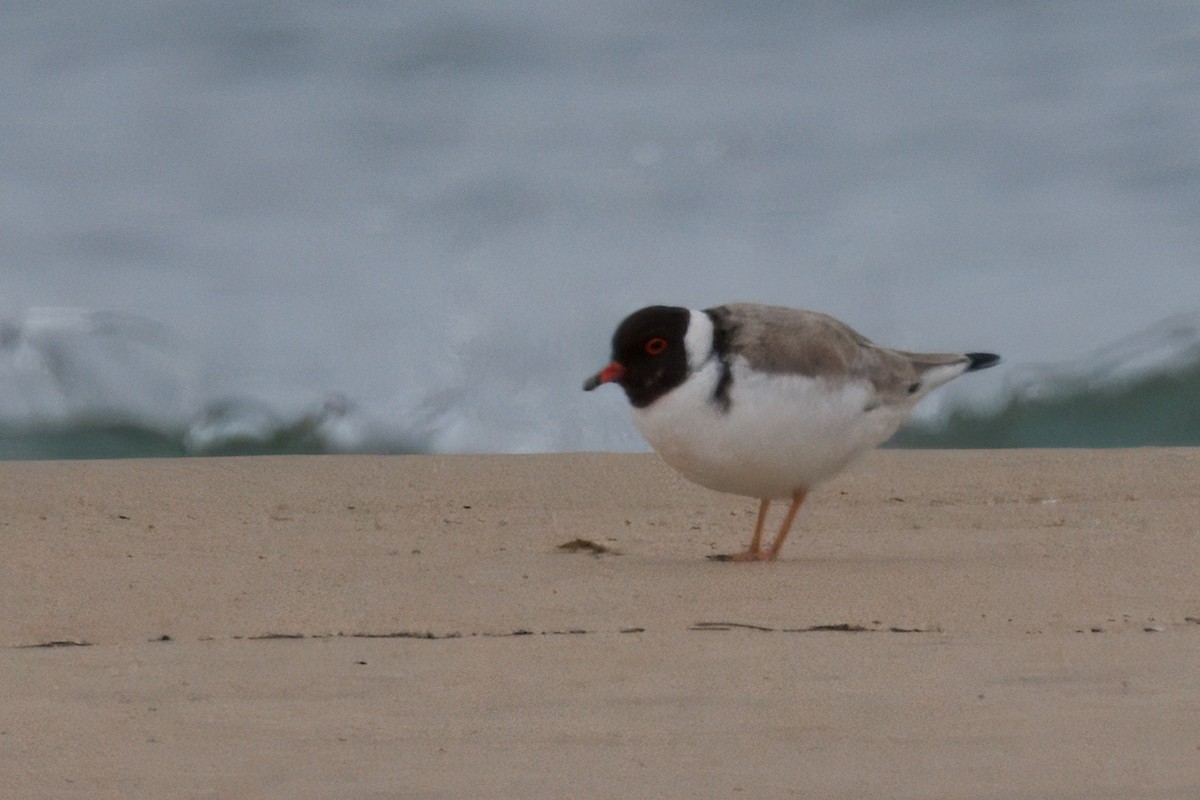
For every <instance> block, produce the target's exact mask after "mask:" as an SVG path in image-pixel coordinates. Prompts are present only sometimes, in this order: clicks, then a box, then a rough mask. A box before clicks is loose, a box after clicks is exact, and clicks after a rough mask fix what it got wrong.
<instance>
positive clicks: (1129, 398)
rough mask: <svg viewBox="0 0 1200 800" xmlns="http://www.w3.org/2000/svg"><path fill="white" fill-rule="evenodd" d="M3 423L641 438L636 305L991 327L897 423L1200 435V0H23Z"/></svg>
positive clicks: (241, 444)
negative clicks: (616, 335) (601, 374)
mask: <svg viewBox="0 0 1200 800" xmlns="http://www.w3.org/2000/svg"><path fill="white" fill-rule="evenodd" d="M0 67H2V69H0V109H2V112H3V113H2V114H0V457H5V458H55V457H120V456H138V455H143V456H144V455H187V454H197V455H199V454H210V453H259V452H423V451H439V452H530V451H550V450H582V449H595V450H631V449H641V448H644V447H645V445H644V444H643V443H642V442H641V440H640V439H639V438H638V437H637V435H636V433H635V432H634V430H633V428H632V426H631V425H630V423H629V421H628V418H627V409H626V406H625V403H624V401H623V398H622V397H621V394H620V392H619V391H618V390H615V389H611V387H609V389H610V391H604V392H595V393H591V394H586V393H584V392H582V391H580V384H581V382H582V380H583V378H584V377H586V376H587V375H589V374H591V373H592V372H594V371H595V370H596V369H597V368H598V367H599V366H601V365H602V364H603V362H604V361H605V360H606V357H607V348H608V339H609V337H610V335H611V332H612V329H613V327H614V326H615V324H616V323H617V322H618V321H619V320H620V319H621V318H622V317H623V316H624V315H625V314H626V313H628V312H629V311H632V310H634V309H636V308H638V307H640V306H642V305H647V304H650V303H672V304H680V305H689V306H694V307H704V306H708V305H714V304H717V303H721V302H727V301H733V300H753V301H761V302H771V303H779V304H784V305H792V306H798V307H804V308H814V309H819V310H822V311H826V312H828V313H832V314H834V315H835V316H838V317H840V318H842V319H844V320H846V321H847V322H849V323H851V324H852V325H854V326H855V327H856V328H858V329H859V330H860V331H862V332H863V333H864V334H866V335H868V336H870V337H871V338H873V339H875V340H876V341H879V342H881V343H884V344H889V345H893V346H897V347H903V348H907V349H929V350H948V349H962V350H991V351H994V352H998V353H1001V354H1002V355H1003V356H1004V359H1005V361H1004V364H1003V365H1002V366H1000V367H998V368H996V369H993V370H989V371H987V372H983V373H978V374H972V375H969V376H965V377H964V378H963V379H961V380H960V381H957V382H955V383H954V384H952V385H951V386H949V387H947V388H946V389H944V390H942V391H941V392H940V393H939V394H938V395H936V396H935V397H933V398H930V399H929V400H928V401H926V403H925V404H924V405H922V406H921V407H920V409H919V411H918V413H917V415H916V419H915V421H914V424H913V426H912V427H910V428H909V429H908V430H907V431H905V432H904V433H902V434H901V435H900V436H899V437H898V438H897V439H896V441H895V443H896V444H897V445H900V446H939V447H955V446H966V447H971V446H989V447H990V446H1060V445H1072V446H1138V445H1184V444H1192V445H1195V444H1200V6H1198V5H1197V4H1195V3H1191V2H1147V3H1115V2H1114V3H1108V2H1099V3H1095V2H1077V3H1070V2H1066V3H1054V4H1045V3H1035V2H1028V3H1022V2H1013V3H986V4H985V3H956V2H936V1H935V0H929V2H915V3H816V2H813V3H770V2H766V3H755V4H724V3H713V2H703V1H702V0H690V1H689V2H683V1H682V0H680V1H679V2H662V3H654V4H647V3H639V2H632V1H631V2H609V3H599V4H597V3H584V2H560V1H559V0H530V2H506V3H496V4H487V3H482V4H481V3H477V2H465V1H459V0H446V1H444V2H439V3H436V4H433V3H427V4H417V3H392V2H355V3H349V2H335V3H327V2H321V3H318V2H302V1H297V2H291V3H275V2H265V1H264V0H239V2H222V1H220V0H218V1H217V2H211V3H192V4H186V3H175V2H167V1H166V0H126V1H124V2H120V1H115V0H113V1H106V0H100V1H99V2H83V1H82V0H63V2H56V3H42V4H33V3H9V4H5V5H3V6H0Z"/></svg>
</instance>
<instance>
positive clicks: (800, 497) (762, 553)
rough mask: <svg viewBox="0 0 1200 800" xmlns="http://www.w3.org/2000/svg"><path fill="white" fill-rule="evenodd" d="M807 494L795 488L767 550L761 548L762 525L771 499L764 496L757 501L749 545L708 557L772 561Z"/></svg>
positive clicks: (725, 559)
mask: <svg viewBox="0 0 1200 800" xmlns="http://www.w3.org/2000/svg"><path fill="white" fill-rule="evenodd" d="M807 496H808V491H807V490H806V489H797V490H796V491H795V493H793V494H792V505H791V507H789V508H788V511H787V515H785V516H784V518H783V524H782V525H781V526H780V527H779V533H778V534H776V536H775V541H774V543H772V545H771V547H770V549H769V550H763V549H762V532H763V525H764V524H765V523H766V521H767V508H768V507H770V505H771V501H770V500H769V499H767V498H765V497H764V498H763V499H761V500H759V501H758V521H757V522H756V523H755V524H754V536H753V537H751V539H750V546H749V547H748V548H746V549H745V550H743V551H742V552H740V553H734V554H733V555H719V556H709V557H710V558H712V559H713V560H715V561H774V560H775V558H776V557H777V556H778V555H779V551H780V550H781V549H782V548H783V541H784V540H785V539H787V536H788V533H790V532H791V530H792V523H793V522H795V521H796V513H797V512H799V511H800V506H801V505H803V504H804V498H805V497H807Z"/></svg>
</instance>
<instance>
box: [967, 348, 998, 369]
mask: <svg viewBox="0 0 1200 800" xmlns="http://www.w3.org/2000/svg"><path fill="white" fill-rule="evenodd" d="M965 355H966V357H967V358H968V359H970V363H969V364H967V368H966V369H965V370H963V372H974V371H975V370H978V369H987V368H988V367H994V366H996V365H997V364H999V363H1000V356H998V355H996V354H995V353H966V354H965Z"/></svg>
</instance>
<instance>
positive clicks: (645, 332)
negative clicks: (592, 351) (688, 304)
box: [583, 306, 691, 408]
mask: <svg viewBox="0 0 1200 800" xmlns="http://www.w3.org/2000/svg"><path fill="white" fill-rule="evenodd" d="M690 319H691V312H690V311H688V310H687V309H686V308H679V307H676V306H648V307H646V308H643V309H641V310H639V311H635V312H633V313H632V314H630V315H629V316H628V317H626V318H625V319H624V321H623V322H621V324H620V325H618V326H617V332H616V333H614V334H613V339H612V362H611V363H610V364H609V365H608V366H607V367H605V368H604V369H602V370H600V371H599V372H597V373H596V374H595V375H593V376H592V377H590V378H588V379H587V380H586V381H584V384H583V388H584V390H585V391H591V390H592V389H595V388H596V387H597V386H599V385H600V384H602V383H616V384H619V385H620V386H621V388H622V389H624V390H625V394H626V395H627V396H628V397H629V402H630V403H632V404H633V405H634V407H636V408H645V407H646V406H648V405H650V404H651V403H653V402H654V401H655V400H657V399H658V398H660V397H662V396H663V395H664V394H666V393H667V392H669V391H671V390H672V389H674V388H675V387H676V386H678V385H679V384H681V383H683V382H684V381H685V380H687V376H688V356H687V348H686V347H685V346H684V337H685V336H686V335H687V329H688V321H689V320H690Z"/></svg>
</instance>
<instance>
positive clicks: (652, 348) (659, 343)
mask: <svg viewBox="0 0 1200 800" xmlns="http://www.w3.org/2000/svg"><path fill="white" fill-rule="evenodd" d="M666 349H667V340H666V339H664V338H662V337H661V336H655V337H654V338H653V339H648V340H647V341H646V352H647V353H649V354H650V355H652V356H656V355H658V354H659V353H661V352H662V351H663V350H666Z"/></svg>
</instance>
